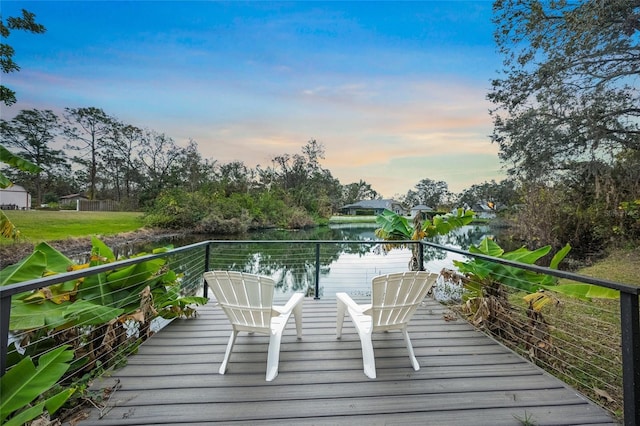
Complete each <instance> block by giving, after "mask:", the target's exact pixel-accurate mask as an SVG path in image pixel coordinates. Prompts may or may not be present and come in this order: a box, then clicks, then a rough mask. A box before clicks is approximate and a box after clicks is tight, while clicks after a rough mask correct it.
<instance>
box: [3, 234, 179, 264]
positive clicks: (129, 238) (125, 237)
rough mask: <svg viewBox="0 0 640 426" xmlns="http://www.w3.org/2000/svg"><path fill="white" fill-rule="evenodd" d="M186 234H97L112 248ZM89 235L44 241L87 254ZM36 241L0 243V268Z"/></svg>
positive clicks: (70, 253) (29, 249) (28, 251)
mask: <svg viewBox="0 0 640 426" xmlns="http://www.w3.org/2000/svg"><path fill="white" fill-rule="evenodd" d="M186 234H188V232H186V231H171V232H169V231H168V230H165V229H146V228H142V229H138V230H136V231H130V232H123V233H121V234H115V235H107V236H102V235H97V237H98V238H99V239H100V240H101V241H102V242H104V243H105V244H106V245H107V246H109V248H111V249H112V250H115V249H117V247H119V246H123V245H127V244H131V243H140V242H153V241H157V240H161V239H166V238H174V237H179V236H183V235H186ZM91 237H92V236H91V235H89V236H86V237H71V238H66V239H64V240H55V241H45V242H46V243H47V244H49V245H50V246H51V247H53V248H55V249H56V250H58V251H60V252H61V253H62V254H64V255H65V256H67V257H73V256H79V255H82V254H88V253H89V252H90V251H91ZM37 244H38V243H35V244H34V243H31V242H15V243H12V244H6V245H0V270H2V269H4V268H6V267H7V266H11V265H14V264H16V263H18V262H20V261H21V260H22V259H24V258H25V257H27V256H29V255H30V254H31V253H33V249H34V247H35V246H36V245H37Z"/></svg>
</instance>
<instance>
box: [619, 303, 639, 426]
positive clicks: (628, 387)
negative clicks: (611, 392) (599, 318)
mask: <svg viewBox="0 0 640 426" xmlns="http://www.w3.org/2000/svg"><path fill="white" fill-rule="evenodd" d="M620 323H621V326H622V389H623V390H624V392H623V395H624V411H623V413H624V424H625V425H640V314H639V313H638V294H637V293H635V294H633V293H627V292H623V291H621V292H620Z"/></svg>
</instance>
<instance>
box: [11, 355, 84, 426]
mask: <svg viewBox="0 0 640 426" xmlns="http://www.w3.org/2000/svg"><path fill="white" fill-rule="evenodd" d="M72 359H73V351H72V350H69V346H68V345H64V346H61V347H59V348H57V349H54V350H53V351H51V352H48V353H46V354H43V355H42V356H41V357H40V359H39V361H38V367H37V368H36V366H35V365H34V364H33V361H32V360H31V358H30V357H27V358H25V359H23V360H22V361H20V362H19V363H18V364H16V365H15V366H14V367H13V368H12V369H10V370H9V371H7V372H6V373H5V375H4V376H2V378H1V379H0V395H2V402H1V403H0V423H2V422H4V420H5V419H7V417H9V415H10V414H11V413H13V412H15V411H17V410H19V409H21V408H23V407H25V406H26V405H27V404H29V403H31V402H32V401H33V400H34V399H36V398H37V397H38V396H40V395H41V394H43V393H44V392H46V391H47V390H49V389H50V388H51V387H52V386H53V385H54V384H55V383H56V382H57V381H58V380H59V379H60V378H61V377H62V375H63V374H64V373H65V372H66V371H67V370H68V369H69V364H68V363H69V361H71V360H72Z"/></svg>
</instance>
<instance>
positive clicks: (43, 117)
mask: <svg viewBox="0 0 640 426" xmlns="http://www.w3.org/2000/svg"><path fill="white" fill-rule="evenodd" d="M58 130H59V123H58V116H57V115H55V114H54V113H53V111H51V110H44V111H41V110H38V109H31V110H22V111H20V112H19V113H18V115H16V116H15V117H14V118H13V119H12V120H10V121H7V120H1V119H0V135H2V139H3V141H4V142H5V144H6V145H7V146H10V147H15V148H17V149H18V150H19V151H18V155H20V156H21V157H22V158H24V159H26V160H28V161H30V162H32V163H33V164H35V165H36V166H38V168H39V169H40V170H39V171H38V172H36V173H30V174H27V173H25V172H22V173H24V174H23V175H21V177H22V179H21V180H20V181H21V183H23V184H25V186H26V187H27V189H29V190H31V191H34V192H35V195H36V197H35V200H34V201H36V205H40V204H41V203H42V202H43V195H44V192H45V191H47V189H48V188H47V187H46V183H47V182H48V181H49V180H50V179H51V178H52V177H53V175H55V174H56V171H58V170H60V169H65V170H67V171H68V170H69V169H68V164H67V161H66V158H65V155H64V152H63V151H62V150H58V149H53V148H51V144H52V143H53V142H54V140H55V137H56V135H57V133H58ZM16 175H20V171H16V172H14V176H16Z"/></svg>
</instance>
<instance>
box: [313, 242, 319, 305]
mask: <svg viewBox="0 0 640 426" xmlns="http://www.w3.org/2000/svg"><path fill="white" fill-rule="evenodd" d="M313 298H314V299H315V300H320V243H316V289H315V295H314V296H313Z"/></svg>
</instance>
